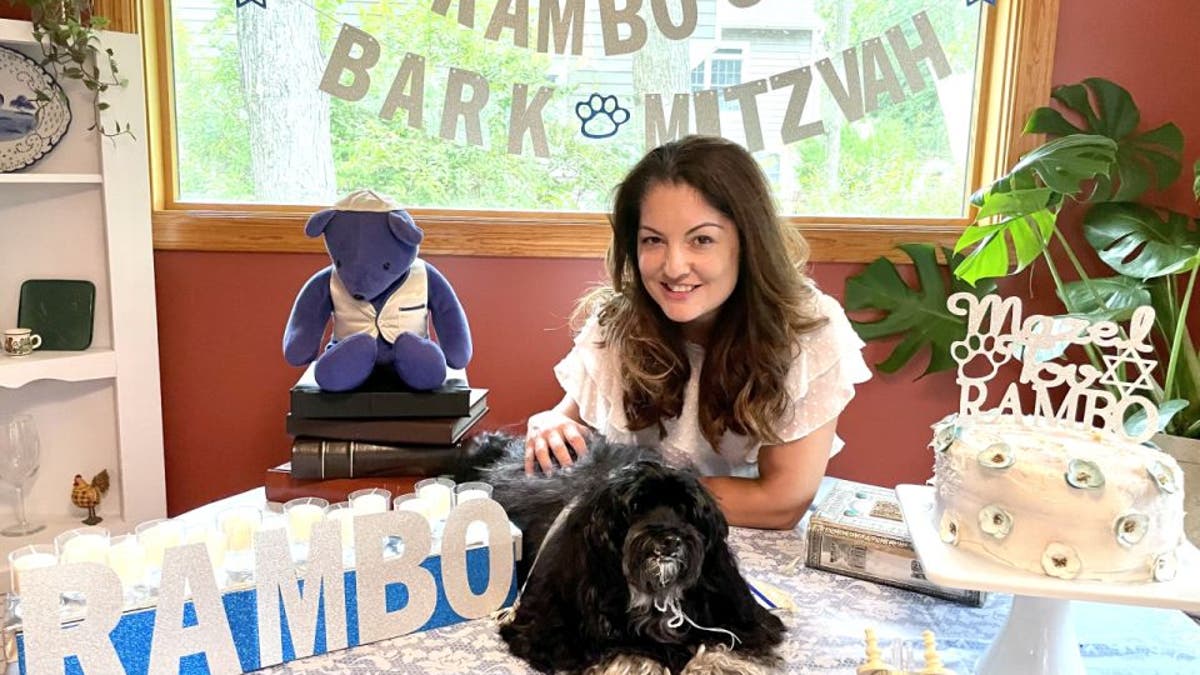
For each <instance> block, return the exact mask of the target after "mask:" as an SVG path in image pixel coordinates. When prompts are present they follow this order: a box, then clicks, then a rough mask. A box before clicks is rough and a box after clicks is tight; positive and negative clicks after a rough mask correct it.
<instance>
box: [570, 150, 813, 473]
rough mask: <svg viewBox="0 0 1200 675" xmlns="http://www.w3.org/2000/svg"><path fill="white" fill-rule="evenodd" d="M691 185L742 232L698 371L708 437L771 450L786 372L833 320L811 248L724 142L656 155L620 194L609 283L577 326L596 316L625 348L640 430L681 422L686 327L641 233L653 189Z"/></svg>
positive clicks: (589, 301)
mask: <svg viewBox="0 0 1200 675" xmlns="http://www.w3.org/2000/svg"><path fill="white" fill-rule="evenodd" d="M663 183H668V184H676V185H678V184H686V185H689V186H691V187H692V188H694V189H695V190H696V191H698V192H699V193H700V194H701V195H702V196H703V197H704V199H705V201H706V202H708V204H709V206H711V207H712V208H714V209H716V210H717V211H720V212H721V213H722V214H724V215H725V216H726V217H727V218H729V219H730V220H731V221H733V223H734V224H735V225H736V227H737V232H738V242H739V244H740V246H739V259H738V281H737V284H736V286H735V287H734V290H733V293H732V294H731V295H730V297H729V299H728V300H727V301H726V302H725V303H724V304H723V305H722V306H721V308H720V310H719V312H718V315H717V318H716V321H715V323H714V325H713V328H712V332H711V334H710V335H709V337H708V343H707V344H706V345H705V352H704V364H703V366H702V368H701V372H700V386H699V389H700V392H699V406H700V430H701V433H702V434H703V435H704V438H705V439H706V440H707V441H708V442H709V443H710V444H711V445H712V447H713V449H714V450H716V449H718V448H719V444H720V441H721V437H722V436H724V434H725V432H726V431H732V432H734V433H737V434H742V435H747V436H750V437H752V438H755V439H757V440H758V441H759V442H762V443H766V444H774V443H779V442H780V441H781V440H782V439H780V438H779V437H778V435H777V434H776V433H775V431H774V429H775V427H776V426H777V424H778V421H779V420H780V419H781V417H782V416H783V415H785V414H787V413H788V411H789V410H790V404H791V396H790V393H789V392H788V390H787V389H786V383H787V375H788V372H789V371H790V370H791V367H792V364H793V363H794V362H795V360H796V358H797V357H798V356H799V354H798V353H797V351H796V350H797V338H798V337H799V336H800V335H801V334H803V333H805V332H808V331H811V330H813V329H814V328H816V327H817V326H819V325H821V324H822V323H824V321H825V318H824V317H823V316H819V315H818V313H817V309H816V305H815V296H814V289H813V287H812V286H811V285H810V284H809V283H808V280H807V277H806V276H805V274H804V272H803V271H802V270H803V267H804V265H805V264H806V263H807V261H808V247H807V244H806V243H805V242H804V240H803V238H802V237H801V236H800V235H799V233H797V232H794V231H793V230H792V229H791V228H786V227H784V226H782V225H781V224H780V222H779V219H778V217H777V215H776V212H775V204H774V201H773V200H772V197H771V191H770V187H769V185H768V183H767V179H766V177H765V176H764V175H763V173H762V169H760V168H759V166H758V163H757V162H755V161H754V157H753V156H751V155H750V153H749V152H747V151H746V150H745V149H743V148H742V147H741V146H739V145H737V144H735V143H732V142H730V141H727V140H725V139H723V138H719V137H712V136H688V137H686V138H683V139H682V140H679V141H672V142H670V143H666V144H664V145H662V146H659V147H657V148H655V149H654V150H651V151H650V152H649V153H648V154H647V155H646V156H645V157H643V158H642V160H641V161H639V162H638V163H637V165H636V166H634V167H633V169H632V170H631V171H630V172H629V174H628V175H627V176H626V177H625V180H624V181H622V182H621V184H620V185H619V186H617V190H616V197H615V199H614V204H613V212H612V215H611V216H610V221H609V222H610V225H611V226H612V241H611V243H610V245H609V249H608V257H607V266H608V275H609V284H610V285H608V286H604V287H601V288H598V289H596V290H594V291H592V292H591V293H589V294H587V295H586V296H585V297H584V298H583V299H582V300H581V302H580V304H579V307H578V308H577V313H576V318H579V317H582V316H587V315H590V314H593V313H595V314H597V315H598V320H599V323H600V327H601V331H602V332H601V334H602V335H603V339H604V343H605V345H606V346H607V347H608V348H610V349H613V350H615V351H616V353H617V354H618V355H619V359H620V364H621V375H622V378H623V381H624V386H625V392H624V394H625V396H624V399H625V400H624V402H623V403H624V406H623V407H624V410H625V417H626V419H627V420H628V422H629V426H630V429H631V430H635V431H636V430H639V429H645V428H647V427H650V426H653V425H658V426H659V429H660V434H661V433H662V426H661V423H662V421H663V420H665V419H671V418H674V417H677V416H679V414H680V412H681V411H682V409H683V392H684V387H685V386H686V385H687V382H688V379H689V378H690V376H691V366H690V363H689V361H688V358H687V352H686V349H685V341H684V338H683V332H682V328H681V326H680V325H679V324H677V323H675V322H674V321H671V320H670V319H668V318H667V317H666V315H664V314H663V312H662V310H661V309H660V308H659V306H658V305H657V304H656V303H655V302H654V300H653V299H651V297H650V295H649V293H648V292H647V291H646V288H645V287H644V285H643V283H642V278H641V274H640V273H639V272H638V251H637V246H638V234H637V233H638V227H639V226H640V224H641V223H640V221H641V208H642V200H643V199H644V198H645V196H646V193H647V192H649V190H650V188H652V187H654V186H656V185H659V184H663Z"/></svg>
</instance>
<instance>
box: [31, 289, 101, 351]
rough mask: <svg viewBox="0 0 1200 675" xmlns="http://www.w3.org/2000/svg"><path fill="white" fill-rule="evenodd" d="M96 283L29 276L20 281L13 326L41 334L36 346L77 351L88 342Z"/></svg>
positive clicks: (94, 302) (90, 336)
mask: <svg viewBox="0 0 1200 675" xmlns="http://www.w3.org/2000/svg"><path fill="white" fill-rule="evenodd" d="M95 309H96V285H95V284H93V283H92V282H90V281H82V280H78V279H29V280H27V281H26V282H25V283H23V284H21V304H20V308H19V309H18V310H17V325H18V326H20V327H22V328H28V329H30V330H32V331H33V332H34V333H36V334H37V335H40V336H42V346H41V347H40V349H48V350H62V351H80V350H84V349H87V348H88V346H89V345H91V344H92V324H93V321H92V319H93V316H94V314H95Z"/></svg>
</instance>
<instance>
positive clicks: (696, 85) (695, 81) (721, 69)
mask: <svg viewBox="0 0 1200 675" xmlns="http://www.w3.org/2000/svg"><path fill="white" fill-rule="evenodd" d="M741 83H742V50H741V49H740V48H730V47H727V48H724V49H718V50H717V51H716V52H715V53H713V55H712V56H711V57H710V58H707V59H705V60H704V61H703V62H701V63H700V64H699V65H697V66H696V67H695V68H693V69H692V92H693V93H695V92H699V91H704V90H705V89H712V90H715V91H716V92H717V93H718V94H719V95H720V110H721V111H722V112H733V111H738V110H740V108H739V106H738V103H737V100H736V99H731V98H726V97H725V96H724V93H725V88H726V87H731V86H733V85H735V84H741Z"/></svg>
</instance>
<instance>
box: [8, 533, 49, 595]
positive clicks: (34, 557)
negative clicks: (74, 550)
mask: <svg viewBox="0 0 1200 675" xmlns="http://www.w3.org/2000/svg"><path fill="white" fill-rule="evenodd" d="M57 564H58V552H57V551H56V550H55V549H54V544H30V545H28V546H22V547H21V548H18V549H15V550H13V551H12V552H11V553H9V554H8V574H9V584H11V587H12V592H13V594H15V595H20V594H21V575H22V574H24V573H25V572H28V571H29V570H34V569H39V568H42V567H53V566H54V565H57Z"/></svg>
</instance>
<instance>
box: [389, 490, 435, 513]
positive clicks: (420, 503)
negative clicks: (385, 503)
mask: <svg viewBox="0 0 1200 675" xmlns="http://www.w3.org/2000/svg"><path fill="white" fill-rule="evenodd" d="M392 508H394V509H395V510H397V511H412V512H413V513H419V514H421V517H423V518H424V519H425V520H430V519H431V517H432V515H431V514H432V512H433V510H432V504H430V503H429V500H427V499H425V498H424V497H422V496H420V495H418V494H415V493H412V492H410V493H408V494H404V495H400V496H399V497H396V499H395V500H394V501H393V502H392Z"/></svg>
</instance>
